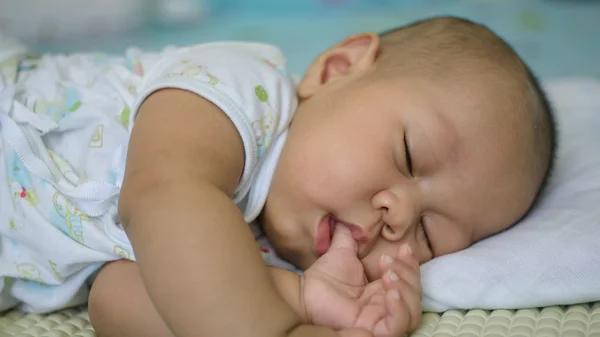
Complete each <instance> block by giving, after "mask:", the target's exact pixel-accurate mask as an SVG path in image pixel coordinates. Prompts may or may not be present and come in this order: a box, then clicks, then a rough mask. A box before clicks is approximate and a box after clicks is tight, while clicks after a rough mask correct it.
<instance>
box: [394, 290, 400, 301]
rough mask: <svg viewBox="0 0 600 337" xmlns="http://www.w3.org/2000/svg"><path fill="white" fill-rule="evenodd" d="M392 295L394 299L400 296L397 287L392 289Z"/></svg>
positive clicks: (398, 298)
mask: <svg viewBox="0 0 600 337" xmlns="http://www.w3.org/2000/svg"><path fill="white" fill-rule="evenodd" d="M392 297H393V298H394V299H395V300H398V301H399V300H400V298H401V297H400V292H399V291H398V289H394V290H392Z"/></svg>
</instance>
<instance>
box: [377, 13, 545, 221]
mask: <svg viewBox="0 0 600 337" xmlns="http://www.w3.org/2000/svg"><path fill="white" fill-rule="evenodd" d="M379 36H380V38H381V41H382V48H381V55H380V57H379V59H380V61H379V69H376V73H378V75H379V76H383V77H395V76H399V75H400V76H417V77H424V78H428V79H432V80H434V81H436V82H438V83H444V84H447V87H452V86H456V85H459V86H460V85H461V83H460V81H459V80H457V79H458V78H468V79H470V80H474V79H475V80H478V81H481V87H485V85H484V84H485V83H488V84H489V83H495V84H497V85H499V86H504V87H505V88H516V90H510V92H511V96H510V98H511V99H507V100H502V98H505V97H506V96H503V95H506V93H503V91H502V90H497V91H495V92H494V93H493V95H491V96H494V99H498V100H502V102H505V104H506V105H508V107H509V108H512V107H513V106H512V105H514V108H515V109H522V108H523V107H525V110H526V111H525V112H526V113H524V114H522V115H523V116H520V117H519V118H523V117H525V118H526V120H528V121H529V122H530V123H532V127H533V134H532V136H533V141H532V142H531V148H530V149H529V153H530V155H531V158H533V161H530V162H529V163H530V164H531V165H533V166H532V167H531V168H533V169H534V171H535V172H537V173H536V175H538V176H539V175H540V173H542V172H543V176H542V177H539V178H540V179H539V180H540V183H539V189H538V191H537V195H536V198H535V200H534V202H533V204H536V203H537V201H538V200H539V197H540V195H541V194H542V193H541V192H542V191H543V190H545V187H546V186H547V183H548V180H549V178H550V176H551V174H552V172H553V168H554V162H555V156H556V143H557V129H556V123H555V118H554V112H553V110H552V107H551V105H550V103H549V102H548V99H547V97H546V94H545V93H544V91H543V90H542V88H541V85H540V83H539V81H538V79H537V78H536V77H535V75H534V74H533V72H532V71H531V70H530V69H529V67H528V66H527V65H526V64H525V63H524V62H523V61H522V60H521V59H520V58H519V56H518V54H517V53H516V52H515V51H514V50H513V48H512V47H510V46H509V45H508V44H507V43H506V42H505V41H504V40H503V39H502V38H500V37H499V36H498V35H496V34H495V33H494V32H492V31H491V30H490V29H488V28H487V27H485V26H483V25H480V24H477V23H474V22H472V21H469V20H466V19H462V18H457V17H435V18H429V19H426V20H422V21H418V22H414V23H411V24H409V25H406V26H402V27H399V28H394V29H391V30H388V31H386V32H383V33H381V34H379ZM488 86H489V85H488ZM482 90H484V89H482ZM515 104H518V105H515ZM530 209H531V208H530Z"/></svg>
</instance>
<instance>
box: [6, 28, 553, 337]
mask: <svg viewBox="0 0 600 337" xmlns="http://www.w3.org/2000/svg"><path fill="white" fill-rule="evenodd" d="M1 43H2V49H1V50H0V57H1V58H0V80H1V81H0V129H1V143H0V144H1V145H0V146H1V147H0V153H1V154H2V156H1V160H2V161H3V165H0V175H1V176H2V179H0V223H1V224H3V225H2V226H1V227H0V239H1V247H2V251H1V253H0V277H3V278H4V282H3V283H2V284H3V285H2V292H1V293H0V309H8V308H18V309H20V310H25V311H35V312H47V311H52V310H57V309H61V308H64V307H68V306H73V305H79V304H83V303H88V304H89V313H90V319H91V321H92V324H93V326H94V328H95V330H96V332H97V333H98V335H99V336H101V337H108V336H110V337H119V336H147V337H151V336H156V337H168V336H178V337H187V336H198V335H202V336H357V337H358V336H382V337H383V336H400V335H402V334H404V333H406V332H408V331H411V330H413V329H414V328H415V327H416V326H417V325H418V323H419V320H420V316H421V285H420V279H419V277H420V275H419V264H422V263H424V262H426V261H428V260H430V259H433V258H435V257H438V256H441V255H444V254H449V253H452V252H456V251H459V250H462V249H464V248H466V247H469V246H470V245H471V244H473V243H474V242H477V241H478V240H481V239H483V238H486V237H488V236H490V235H493V234H495V233H498V232H500V231H503V230H505V229H507V228H509V227H510V226H511V225H513V224H515V223H516V222H518V221H519V220H520V219H521V218H522V217H524V216H525V215H526V214H527V212H528V211H529V210H530V209H531V207H532V205H534V203H535V201H536V199H537V197H538V195H539V193H540V190H541V189H542V188H543V186H544V184H545V182H546V180H547V178H548V176H549V174H550V172H551V168H552V162H553V157H554V151H555V126H554V122H553V118H552V113H551V110H550V107H549V105H548V103H547V101H546V98H545V96H544V93H543V92H542V91H541V90H540V87H539V85H538V82H537V80H536V79H535V77H534V76H533V75H532V73H531V72H530V71H529V69H528V68H527V67H526V65H525V64H524V63H523V62H522V61H521V60H520V59H519V57H518V56H517V55H516V53H515V52H514V51H513V50H512V49H511V48H510V47H509V46H508V45H507V44H506V43H505V42H503V41H502V40H501V39H500V38H499V37H498V36H497V35H495V34H494V33H492V32H491V31H490V30H488V29H487V28H485V27H483V26H481V25H478V24H475V23H472V22H470V21H467V20H463V19H459V18H452V17H443V18H433V19H428V20H424V21H420V22H417V23H414V24H411V25H409V26H405V27H400V28H397V29H394V30H391V31H388V32H386V33H383V34H380V35H376V34H372V33H362V34H357V35H353V36H350V37H348V38H346V39H345V40H343V41H341V42H340V43H338V44H336V45H334V46H332V47H331V48H329V49H327V50H325V51H323V53H322V54H321V55H319V56H318V57H317V58H316V59H315V60H314V62H313V63H312V64H311V65H310V67H309V68H308V71H307V72H306V74H305V76H304V77H303V78H302V80H301V81H300V82H299V83H296V82H295V81H293V80H292V78H291V77H290V75H289V74H288V72H287V69H286V61H285V58H284V56H283V55H282V53H281V51H280V50H279V49H277V48H276V47H274V46H270V45H266V44H259V43H247V42H220V43H210V44H203V45H195V46H189V47H185V48H168V49H165V50H164V51H162V52H160V53H142V52H141V51H139V50H137V49H129V50H128V51H127V52H126V54H125V56H124V57H113V56H108V55H103V54H74V55H43V56H41V57H40V56H35V55H31V54H29V53H28V52H27V50H26V49H25V48H23V47H22V46H21V45H20V44H19V43H18V42H17V41H15V40H12V39H9V38H6V37H5V38H3V41H2V42H1ZM250 223H260V225H261V229H262V231H264V233H266V235H267V237H268V239H269V241H270V242H271V243H272V245H273V247H274V248H275V250H276V252H277V253H278V255H279V256H281V257H282V258H283V259H284V260H285V261H287V262H288V263H290V264H291V265H293V266H296V267H298V268H300V269H302V270H304V273H302V274H301V275H300V274H298V273H295V272H293V271H288V270H286V269H284V268H278V266H270V267H267V266H265V263H264V261H263V259H262V258H261V254H260V251H259V250H258V249H257V248H256V241H255V238H254V237H253V233H252V231H251V230H250V227H249V226H248V224H250ZM89 284H91V289H90V290H88V285H89Z"/></svg>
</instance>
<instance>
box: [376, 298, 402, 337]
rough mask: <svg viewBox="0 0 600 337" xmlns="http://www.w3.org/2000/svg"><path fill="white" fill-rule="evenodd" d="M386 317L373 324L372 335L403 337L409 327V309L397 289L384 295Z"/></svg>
mask: <svg viewBox="0 0 600 337" xmlns="http://www.w3.org/2000/svg"><path fill="white" fill-rule="evenodd" d="M385 309H386V312H387V314H386V316H385V318H384V319H382V320H380V321H379V322H377V324H375V327H374V329H373V333H374V335H375V336H377V337H384V336H390V337H395V336H403V335H404V334H405V333H406V332H408V329H409V325H410V316H409V309H408V307H407V306H406V303H404V301H403V299H402V296H401V295H400V292H398V290H397V289H393V290H389V291H387V292H386V293H385Z"/></svg>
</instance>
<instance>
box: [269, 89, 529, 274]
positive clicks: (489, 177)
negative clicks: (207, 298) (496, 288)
mask: <svg viewBox="0 0 600 337" xmlns="http://www.w3.org/2000/svg"><path fill="white" fill-rule="evenodd" d="M467 91H468V90H467ZM469 94H472V92H468V93H467V94H465V95H464V97H460V96H462V95H460V96H457V95H455V94H450V93H449V92H448V91H446V90H444V89H443V88H440V87H438V86H436V85H434V84H431V83H426V82H423V81H417V80H411V81H408V80H405V81H401V80H394V81H388V82H384V81H383V80H381V81H380V82H377V83H371V82H369V83H368V84H366V83H363V82H361V81H355V82H352V83H341V84H340V83H338V84H335V85H330V86H327V87H326V88H324V89H323V90H322V91H321V92H319V93H318V94H316V95H314V96H312V97H310V98H309V99H307V100H305V101H303V102H302V103H301V104H300V107H299V110H298V112H297V115H296V116H295V119H294V121H293V122H292V126H291V128H290V131H289V136H288V139H287V142H286V145H285V147H284V149H283V152H282V154H281V158H280V161H279V164H278V166H277V169H276V172H275V175H274V178H273V182H272V185H271V190H270V192H269V197H268V200H267V205H266V207H265V211H264V214H263V218H262V220H263V224H264V226H265V229H266V231H267V235H268V236H269V238H270V239H271V241H272V243H273V245H274V246H275V248H276V249H277V250H278V252H279V253H280V254H281V255H282V256H283V257H284V258H286V259H287V260H289V261H290V262H292V263H294V264H296V265H297V266H299V267H302V268H307V267H309V266H310V265H311V264H312V263H313V262H314V261H315V260H316V259H317V258H318V257H319V256H320V255H322V254H323V253H325V252H326V251H327V249H328V248H329V243H330V237H331V235H332V233H331V228H333V227H334V226H333V225H334V224H335V223H336V222H340V223H342V224H344V225H346V226H348V227H350V229H351V230H352V232H353V235H354V238H355V239H356V241H357V242H358V245H359V258H360V259H361V260H362V262H363V264H364V265H365V270H366V273H367V276H368V278H369V279H376V278H379V277H380V276H381V275H379V272H378V268H377V261H378V259H379V258H380V257H381V255H382V254H384V253H385V254H387V255H391V256H395V254H396V251H397V249H398V248H399V247H400V246H401V245H402V244H404V243H408V244H409V245H410V246H411V248H412V250H413V252H414V254H415V256H416V258H417V259H418V260H419V261H420V262H421V263H423V262H426V261H428V260H430V259H432V258H434V257H437V256H440V255H444V254H448V253H452V252H456V251H458V250H461V249H464V248H466V247H468V246H469V245H471V244H472V243H474V242H476V241H478V240H480V239H482V238H485V237H487V236H489V235H491V234H494V233H497V232H499V231H502V230H503V229H506V228H507V227H509V226H510V225H511V224H513V223H514V222H516V221H517V220H518V219H519V218H520V217H521V216H522V215H523V214H524V213H525V212H526V210H527V209H528V208H529V205H530V204H531V202H532V200H533V198H534V196H535V193H536V190H537V186H535V184H534V183H532V181H533V180H534V179H531V177H529V176H527V174H526V173H525V172H524V170H522V169H519V167H521V168H522V163H523V158H522V157H523V156H524V153H523V152H524V151H523V150H522V149H521V148H520V147H519V146H518V145H519V144H518V143H519V142H518V141H513V140H511V137H512V135H513V134H514V132H513V131H514V129H513V128H514V127H518V126H515V125H513V124H514V123H513V124H511V123H509V122H504V121H503V119H502V118H498V116H494V114H493V113H490V112H488V111H482V110H481V107H480V106H476V105H474V104H469V103H466V102H469V99H470V97H469V96H468V95H469ZM517 133H518V132H517Z"/></svg>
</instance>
